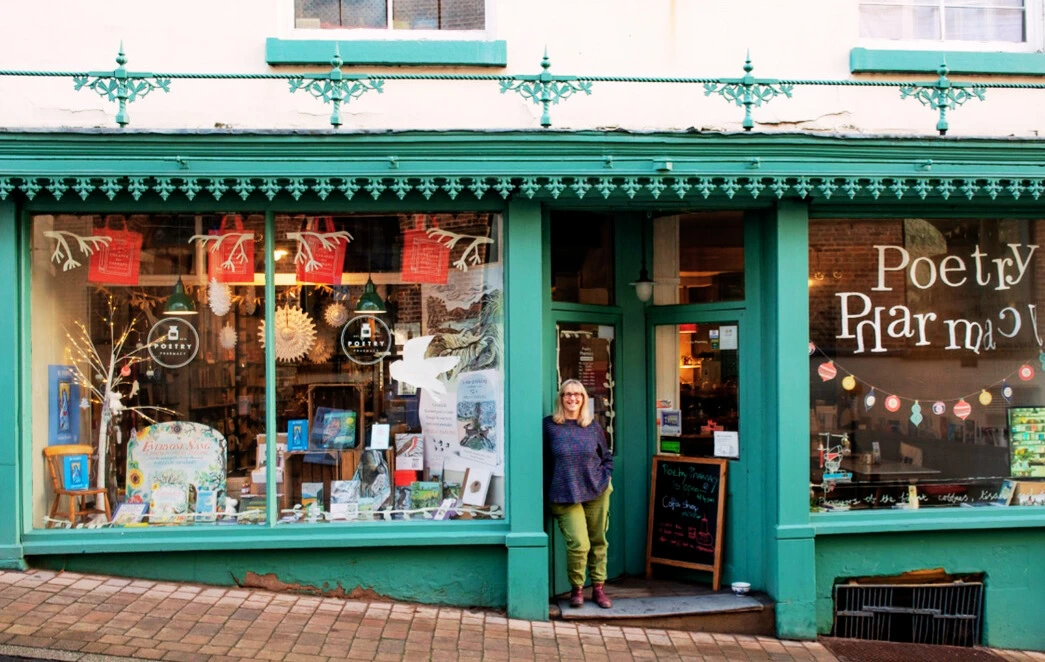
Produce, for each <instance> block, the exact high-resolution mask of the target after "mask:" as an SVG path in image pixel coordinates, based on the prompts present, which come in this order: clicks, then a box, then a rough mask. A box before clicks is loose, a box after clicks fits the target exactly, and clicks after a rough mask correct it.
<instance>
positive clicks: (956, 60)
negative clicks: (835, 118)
mask: <svg viewBox="0 0 1045 662" xmlns="http://www.w3.org/2000/svg"><path fill="white" fill-rule="evenodd" d="M942 63H946V64H947V69H948V71H949V73H952V74H996V75H1010V76H1045V53H1000V52H975V51H935V50H924V51H921V50H918V51H898V50H887V49H871V48H854V49H852V50H851V51H849V70H850V71H851V72H852V73H854V74H868V73H904V74H925V75H934V74H935V73H936V71H937V70H938V69H939V68H940V64H942Z"/></svg>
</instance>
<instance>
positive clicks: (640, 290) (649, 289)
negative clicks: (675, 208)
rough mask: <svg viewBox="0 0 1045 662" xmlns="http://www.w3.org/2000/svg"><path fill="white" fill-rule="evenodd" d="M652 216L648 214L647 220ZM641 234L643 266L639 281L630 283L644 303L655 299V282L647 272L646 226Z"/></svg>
mask: <svg viewBox="0 0 1045 662" xmlns="http://www.w3.org/2000/svg"><path fill="white" fill-rule="evenodd" d="M650 216H651V214H650V213H649V212H647V213H646V219H647V220H649V218H650ZM639 234H640V235H641V236H642V253H641V256H642V266H641V267H640V268H639V279H638V280H635V281H632V282H631V283H628V284H629V285H631V286H632V287H634V288H635V296H636V297H637V298H638V300H639V301H641V302H642V303H646V302H648V301H649V300H650V299H652V298H653V284H654V283H653V281H652V280H650V277H649V272H648V271H647V270H646V226H645V225H643V226H642V229H641V230H640V232H639Z"/></svg>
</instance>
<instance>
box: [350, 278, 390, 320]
mask: <svg viewBox="0 0 1045 662" xmlns="http://www.w3.org/2000/svg"><path fill="white" fill-rule="evenodd" d="M355 312H357V313H363V314H373V313H383V312H385V302H384V301H382V300H381V295H380V294H378V293H377V287H376V286H375V285H374V279H373V278H371V277H369V276H368V277H367V279H366V285H365V286H364V287H363V293H362V294H361V295H359V301H357V302H356V309H355Z"/></svg>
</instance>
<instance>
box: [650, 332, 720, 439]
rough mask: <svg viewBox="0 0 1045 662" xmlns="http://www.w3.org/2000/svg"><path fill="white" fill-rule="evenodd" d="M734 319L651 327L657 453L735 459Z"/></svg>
mask: <svg viewBox="0 0 1045 662" xmlns="http://www.w3.org/2000/svg"><path fill="white" fill-rule="evenodd" d="M739 342H740V338H739V324H738V323H737V322H736V321H721V322H711V323H704V322H701V323H685V324H660V325H657V326H655V327H654V348H655V354H654V361H655V377H654V388H655V391H654V395H655V406H656V409H657V437H658V446H657V450H658V452H663V453H680V454H682V455H689V456H707V457H733V458H736V457H739V450H740V449H739V432H740V400H739V393H740V356H739V354H740V350H739Z"/></svg>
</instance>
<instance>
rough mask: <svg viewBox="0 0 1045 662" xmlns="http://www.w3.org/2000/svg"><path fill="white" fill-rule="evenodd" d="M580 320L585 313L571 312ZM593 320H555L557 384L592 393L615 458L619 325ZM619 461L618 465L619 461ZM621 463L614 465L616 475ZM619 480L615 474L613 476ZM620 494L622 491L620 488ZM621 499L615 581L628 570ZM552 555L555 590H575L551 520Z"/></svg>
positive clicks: (612, 568) (615, 526) (614, 510)
mask: <svg viewBox="0 0 1045 662" xmlns="http://www.w3.org/2000/svg"><path fill="white" fill-rule="evenodd" d="M569 317H572V318H574V319H581V318H582V316H573V315H571V316H569ZM583 317H585V318H586V319H588V320H589V321H584V322H582V321H568V320H567V319H561V320H559V321H557V322H556V324H555V334H556V346H555V357H556V379H555V388H556V390H558V386H559V384H561V383H562V382H563V381H565V380H567V379H577V380H579V381H580V382H581V383H582V384H584V388H585V390H587V391H588V398H589V400H588V401H589V404H590V406H592V407H593V413H594V416H595V420H596V421H598V422H599V424H600V425H602V427H603V429H604V430H605V431H606V440H607V441H608V442H609V445H610V448H611V449H612V450H613V453H614V457H615V458H616V457H617V455H618V453H617V449H618V444H619V435H618V434H617V430H618V427H617V424H616V423H617V418H618V417H617V376H616V375H617V360H616V358H617V342H616V338H617V329H618V326H619V325H618V324H617V322H616V320H615V319H614V316H612V315H609V316H606V317H605V318H601V319H600V318H597V317H596V318H593V317H592V316H591V315H586V316H583ZM618 464H619V463H618ZM619 470H620V467H619V466H615V467H614V475H615V476H616V475H617V474H618V473H619ZM614 481H615V483H614V484H617V481H616V478H614ZM614 493H615V494H619V493H622V492H620V491H617V490H616V489H615V491H614ZM620 513H621V504H620V499H611V500H610V527H609V531H608V533H607V537H608V540H609V559H608V565H607V573H608V575H609V579H614V578H617V577H619V576H621V575H622V574H623V573H624V554H623V542H624V527H623V526H620V521H621V520H620V517H621V515H620ZM551 534H552V535H551V543H552V544H551V550H552V551H551V553H552V591H553V593H555V594H559V593H565V592H567V591H569V590H570V583H569V581H568V580H567V578H566V552H565V549H566V547H565V542H564V541H563V538H562V533H561V532H560V531H559V527H558V526H557V525H555V524H554V522H552V523H551Z"/></svg>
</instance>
